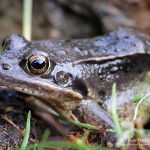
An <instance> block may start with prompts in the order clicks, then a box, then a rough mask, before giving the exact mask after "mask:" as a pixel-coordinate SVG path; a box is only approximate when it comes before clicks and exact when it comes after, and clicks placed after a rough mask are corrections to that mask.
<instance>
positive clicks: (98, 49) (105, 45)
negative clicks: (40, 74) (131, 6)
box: [32, 28, 150, 63]
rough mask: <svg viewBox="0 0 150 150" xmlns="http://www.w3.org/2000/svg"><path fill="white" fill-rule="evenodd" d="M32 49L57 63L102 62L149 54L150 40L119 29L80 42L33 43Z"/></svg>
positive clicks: (134, 32) (141, 35)
mask: <svg viewBox="0 0 150 150" xmlns="http://www.w3.org/2000/svg"><path fill="white" fill-rule="evenodd" d="M32 46H33V48H32V49H34V47H35V49H37V47H38V48H39V49H42V50H43V51H45V52H47V53H49V55H50V57H52V58H53V59H54V60H56V61H57V62H76V63H78V62H84V61H97V62H100V61H103V60H106V59H107V60H108V58H110V59H114V58H116V57H124V56H127V55H135V54H143V53H144V54H145V53H150V48H149V47H150V38H149V37H148V36H145V35H143V34H141V33H139V32H136V31H135V30H132V29H128V28H119V29H117V30H115V31H114V32H111V33H109V34H107V35H105V36H100V37H95V38H91V39H80V40H60V41H40V42H34V43H33V45H32Z"/></svg>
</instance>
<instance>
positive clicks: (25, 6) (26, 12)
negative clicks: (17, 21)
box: [22, 0, 33, 40]
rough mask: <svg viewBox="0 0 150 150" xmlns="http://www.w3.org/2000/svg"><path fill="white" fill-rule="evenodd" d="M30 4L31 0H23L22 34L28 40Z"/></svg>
mask: <svg viewBox="0 0 150 150" xmlns="http://www.w3.org/2000/svg"><path fill="white" fill-rule="evenodd" d="M32 4H33V0H24V1H23V31H22V34H23V35H24V37H25V38H27V39H28V40H31V33H32V32H31V27H32V25H31V24H32Z"/></svg>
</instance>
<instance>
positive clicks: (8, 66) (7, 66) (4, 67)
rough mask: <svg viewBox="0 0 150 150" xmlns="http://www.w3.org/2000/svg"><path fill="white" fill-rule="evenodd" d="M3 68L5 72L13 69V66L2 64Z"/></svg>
mask: <svg viewBox="0 0 150 150" xmlns="http://www.w3.org/2000/svg"><path fill="white" fill-rule="evenodd" d="M2 68H3V69H4V70H9V69H10V68H11V66H10V65H9V64H7V63H2Z"/></svg>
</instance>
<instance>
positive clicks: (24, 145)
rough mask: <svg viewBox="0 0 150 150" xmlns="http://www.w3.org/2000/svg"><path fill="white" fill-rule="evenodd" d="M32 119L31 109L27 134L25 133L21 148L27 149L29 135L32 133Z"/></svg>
mask: <svg viewBox="0 0 150 150" xmlns="http://www.w3.org/2000/svg"><path fill="white" fill-rule="evenodd" d="M30 119H31V112H30V111H29V113H28V118H27V123H26V130H25V135H24V138H23V142H22V145H21V148H20V150H26V146H27V144H28V140H29V135H30Z"/></svg>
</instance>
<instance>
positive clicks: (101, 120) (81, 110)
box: [73, 100, 114, 129]
mask: <svg viewBox="0 0 150 150" xmlns="http://www.w3.org/2000/svg"><path fill="white" fill-rule="evenodd" d="M73 114H74V115H75V116H76V118H77V119H78V120H79V121H81V122H85V123H88V124H91V125H94V126H98V127H100V128H105V129H114V123H113V121H112V119H111V117H110V116H109V114H108V113H107V112H106V111H104V110H103V109H102V108H101V107H100V106H99V105H98V104H97V103H96V102H94V101H92V100H82V101H81V103H80V104H79V105H78V106H77V107H76V109H74V110H73Z"/></svg>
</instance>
